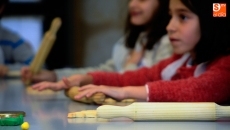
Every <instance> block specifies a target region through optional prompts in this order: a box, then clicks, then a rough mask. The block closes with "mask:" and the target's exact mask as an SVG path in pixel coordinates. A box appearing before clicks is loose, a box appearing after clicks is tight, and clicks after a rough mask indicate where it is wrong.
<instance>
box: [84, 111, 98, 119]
mask: <svg viewBox="0 0 230 130" xmlns="http://www.w3.org/2000/svg"><path fill="white" fill-rule="evenodd" d="M81 112H83V113H84V114H85V117H86V118H97V111H96V110H86V111H81Z"/></svg>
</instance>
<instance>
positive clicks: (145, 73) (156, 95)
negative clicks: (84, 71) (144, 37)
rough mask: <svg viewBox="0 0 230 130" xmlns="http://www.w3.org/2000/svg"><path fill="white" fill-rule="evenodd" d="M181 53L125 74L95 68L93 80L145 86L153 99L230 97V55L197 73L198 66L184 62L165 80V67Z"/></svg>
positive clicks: (221, 99)
mask: <svg viewBox="0 0 230 130" xmlns="http://www.w3.org/2000/svg"><path fill="white" fill-rule="evenodd" d="M179 58H180V56H176V55H174V56H172V57H170V58H168V59H166V60H163V61H161V62H160V63H158V64H157V65H154V66H152V67H151V68H141V69H139V70H137V71H128V72H125V73H123V74H119V73H115V72H93V73H89V75H91V76H93V83H94V84H96V85H108V86H120V87H123V86H144V85H147V87H148V89H149V94H148V99H149V101H151V102H216V103H224V102H227V101H230V56H223V57H220V58H218V59H216V60H214V61H213V62H211V63H210V64H208V65H207V66H206V71H205V72H204V73H203V74H201V75H200V76H199V77H194V76H193V74H194V70H195V68H196V66H192V67H190V68H187V67H185V65H184V66H181V67H180V68H179V69H177V71H176V74H175V75H174V76H173V77H172V79H171V80H170V81H164V80H161V71H162V70H163V69H164V68H165V67H166V66H167V65H169V64H170V63H172V62H173V61H175V60H177V59H179Z"/></svg>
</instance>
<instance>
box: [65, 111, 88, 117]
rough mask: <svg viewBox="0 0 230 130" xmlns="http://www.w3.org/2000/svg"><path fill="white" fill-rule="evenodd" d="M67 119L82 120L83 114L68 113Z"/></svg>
mask: <svg viewBox="0 0 230 130" xmlns="http://www.w3.org/2000/svg"><path fill="white" fill-rule="evenodd" d="M67 117H68V118H84V117H85V114H84V112H71V113H68V116H67Z"/></svg>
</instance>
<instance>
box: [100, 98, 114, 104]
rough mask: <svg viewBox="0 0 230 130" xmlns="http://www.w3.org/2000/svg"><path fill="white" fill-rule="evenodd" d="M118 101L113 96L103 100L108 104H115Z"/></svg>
mask: <svg viewBox="0 0 230 130" xmlns="http://www.w3.org/2000/svg"><path fill="white" fill-rule="evenodd" d="M116 103H117V101H116V100H114V99H112V98H106V99H105V101H104V102H103V104H107V105H114V104H116Z"/></svg>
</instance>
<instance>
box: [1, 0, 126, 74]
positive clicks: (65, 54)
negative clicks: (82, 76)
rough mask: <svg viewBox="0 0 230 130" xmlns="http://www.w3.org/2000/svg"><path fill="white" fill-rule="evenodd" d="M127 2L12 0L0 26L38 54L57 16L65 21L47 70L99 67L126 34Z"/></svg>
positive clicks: (104, 0) (116, 0)
mask: <svg viewBox="0 0 230 130" xmlns="http://www.w3.org/2000/svg"><path fill="white" fill-rule="evenodd" d="M126 15H127V0H10V4H9V5H8V7H7V9H6V10H5V14H4V16H3V18H2V21H1V24H2V25H3V26H5V27H7V28H9V29H11V30H13V31H15V32H17V33H18V34H19V35H20V36H22V37H23V38H24V39H26V40H28V41H29V42H30V43H31V46H32V47H33V49H34V51H35V52H37V51H38V49H39V46H40V42H41V40H42V38H43V34H44V33H45V32H46V31H47V30H48V29H49V27H50V24H51V22H52V20H53V19H54V18H55V17H60V18H61V19H62V26H61V28H60V29H59V31H58V33H57V39H56V41H55V43H54V46H53V48H52V50H51V52H50V53H49V56H48V58H47V60H46V66H47V68H48V69H50V70H52V69H57V68H63V67H87V66H96V65H98V64H100V63H103V62H105V61H106V60H108V59H109V58H110V57H111V52H112V48H113V45H114V44H115V42H117V41H118V40H119V38H120V37H121V36H122V35H123V34H124V25H125V20H126Z"/></svg>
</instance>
